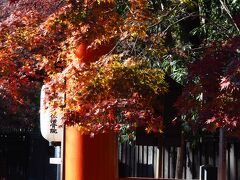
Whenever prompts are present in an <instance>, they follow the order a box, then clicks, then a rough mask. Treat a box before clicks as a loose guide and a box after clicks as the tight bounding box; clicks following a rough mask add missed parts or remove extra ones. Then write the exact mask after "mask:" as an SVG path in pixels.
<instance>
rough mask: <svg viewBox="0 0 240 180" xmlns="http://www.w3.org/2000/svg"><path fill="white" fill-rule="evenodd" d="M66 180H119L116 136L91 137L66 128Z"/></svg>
mask: <svg viewBox="0 0 240 180" xmlns="http://www.w3.org/2000/svg"><path fill="white" fill-rule="evenodd" d="M65 180H117V143H116V135H115V134H114V133H105V134H97V135H96V136H95V137H90V136H89V135H82V134H81V132H80V131H79V130H78V129H77V128H76V127H74V126H71V127H66V136H65Z"/></svg>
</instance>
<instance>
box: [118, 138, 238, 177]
mask: <svg viewBox="0 0 240 180" xmlns="http://www.w3.org/2000/svg"><path fill="white" fill-rule="evenodd" d="M226 140H227V141H226V142H227V143H226V147H227V153H226V159H227V179H228V180H240V140H239V139H236V138H227V139H226ZM170 141H171V139H170ZM166 144H167V145H166ZM166 144H165V145H164V144H163V145H162V146H156V145H136V144H132V145H129V143H127V142H126V143H120V144H119V157H118V159H119V176H120V177H151V178H154V177H155V178H156V177H160V178H175V177H176V167H177V154H178V153H177V151H178V148H179V147H177V146H175V145H171V143H166ZM218 146H219V144H218V137H208V138H204V139H201V140H200V141H199V142H197V143H195V144H193V143H192V142H185V153H184V161H183V178H184V179H198V178H199V167H200V165H212V166H215V167H218V163H219V162H218Z"/></svg>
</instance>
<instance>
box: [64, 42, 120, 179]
mask: <svg viewBox="0 0 240 180" xmlns="http://www.w3.org/2000/svg"><path fill="white" fill-rule="evenodd" d="M113 42H114V41H113ZM113 42H111V43H109V44H106V45H102V46H101V47H100V48H98V49H91V48H89V46H88V43H82V44H80V45H79V47H78V48H77V49H76V52H75V54H76V56H77V57H78V58H79V62H77V63H79V64H81V63H85V64H89V63H91V62H94V61H96V60H98V59H99V57H100V56H102V55H104V54H106V53H108V52H109V51H110V50H111V49H112V47H113V45H114V43H113ZM64 139H65V140H64V141H65V142H64V165H63V170H64V173H63V174H64V175H63V176H64V180H116V179H117V143H116V135H115V134H114V133H105V134H97V135H95V136H94V137H90V136H89V135H82V134H81V132H80V131H79V130H78V129H77V128H76V127H75V126H69V127H66V129H65V138H64Z"/></svg>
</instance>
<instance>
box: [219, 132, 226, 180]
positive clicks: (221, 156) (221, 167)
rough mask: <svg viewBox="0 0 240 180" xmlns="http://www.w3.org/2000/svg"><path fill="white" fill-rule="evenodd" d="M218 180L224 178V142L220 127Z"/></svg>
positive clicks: (224, 179) (223, 179)
mask: <svg viewBox="0 0 240 180" xmlns="http://www.w3.org/2000/svg"><path fill="white" fill-rule="evenodd" d="M218 180H226V143H225V137H224V129H223V128H221V129H220V135H219V163H218Z"/></svg>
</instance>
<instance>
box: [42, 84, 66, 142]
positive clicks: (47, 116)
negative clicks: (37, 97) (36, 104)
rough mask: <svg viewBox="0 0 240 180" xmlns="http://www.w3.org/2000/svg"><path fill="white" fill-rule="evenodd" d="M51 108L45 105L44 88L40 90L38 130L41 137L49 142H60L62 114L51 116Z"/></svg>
mask: <svg viewBox="0 0 240 180" xmlns="http://www.w3.org/2000/svg"><path fill="white" fill-rule="evenodd" d="M52 110H53V107H51V105H47V104H46V86H45V85H43V87H42V89H41V102H40V128H41V134H42V136H43V137H44V138H45V139H46V140H48V141H49V142H61V139H62V134H63V128H62V126H61V125H62V124H63V114H62V113H58V114H53V113H52Z"/></svg>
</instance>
